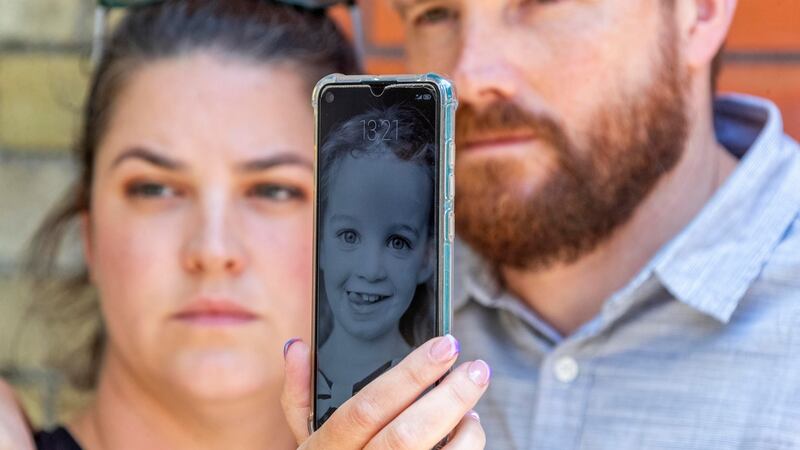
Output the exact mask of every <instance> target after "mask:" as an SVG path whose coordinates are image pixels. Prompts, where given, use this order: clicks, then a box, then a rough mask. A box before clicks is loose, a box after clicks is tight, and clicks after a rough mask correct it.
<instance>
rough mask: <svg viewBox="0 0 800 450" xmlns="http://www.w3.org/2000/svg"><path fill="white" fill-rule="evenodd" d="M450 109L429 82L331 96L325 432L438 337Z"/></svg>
mask: <svg viewBox="0 0 800 450" xmlns="http://www.w3.org/2000/svg"><path fill="white" fill-rule="evenodd" d="M381 88H382V90H381ZM439 101H440V100H439V95H438V92H437V90H436V87H435V86H433V85H428V84H425V83H406V84H404V83H399V84H389V85H388V86H385V87H378V88H371V87H370V86H369V85H336V84H332V85H329V86H327V87H326V88H324V90H322V91H321V92H320V97H319V103H318V104H319V106H318V107H319V111H318V124H317V126H318V127H319V129H318V130H317V133H318V146H317V148H318V155H317V211H316V220H317V223H316V242H315V245H316V252H315V258H316V265H315V267H316V270H317V274H316V286H315V288H316V289H315V297H316V298H315V308H316V310H315V321H314V322H315V330H314V331H315V332H314V336H315V342H314V346H315V361H314V366H315V367H314V368H315V371H316V373H315V386H314V388H315V392H314V401H315V405H314V411H315V417H314V425H315V428H319V427H320V426H321V425H322V424H323V423H324V422H325V420H327V418H328V417H329V416H330V415H331V414H332V413H333V412H334V411H335V410H336V409H337V408H338V407H339V406H341V405H342V404H343V403H344V402H345V401H347V400H348V399H349V398H350V397H352V396H353V395H355V394H356V393H357V392H358V391H359V390H361V389H362V388H363V387H364V386H366V385H367V384H368V383H369V382H370V381H372V380H374V379H375V378H377V377H378V376H380V375H381V374H382V373H384V372H385V371H387V370H388V369H390V368H391V367H392V366H394V365H396V364H397V363H399V362H400V360H402V359H403V358H404V357H405V356H406V355H407V354H408V353H409V352H410V351H411V350H413V349H414V348H415V347H417V346H419V345H420V344H422V343H424V342H425V341H427V340H428V339H430V338H432V337H434V336H436V335H437V325H436V324H437V323H438V316H437V314H439V311H438V308H437V306H436V305H437V302H436V300H437V298H438V295H437V294H438V292H437V290H438V286H437V273H438V269H439V261H438V257H437V249H438V248H439V245H438V244H439V242H438V240H439V239H440V232H439V226H440V223H439V222H440V221H441V220H440V218H439V214H438V213H437V211H438V210H439V206H440V205H439V202H440V199H439V190H440V182H439V155H440V151H439V150H440V149H439V136H438V133H439V127H438V126H437V124H438V121H439V120H440V118H439V117H438V116H439V114H440V113H439V110H440V109H439V104H438V102H439Z"/></svg>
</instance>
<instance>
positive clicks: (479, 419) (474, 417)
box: [467, 411, 481, 422]
mask: <svg viewBox="0 0 800 450" xmlns="http://www.w3.org/2000/svg"><path fill="white" fill-rule="evenodd" d="M467 415H468V416H470V417H472V418H473V419H475V420H477V421H478V422H480V421H481V416H479V415H478V413H477V412H475V411H470V412H468V413H467Z"/></svg>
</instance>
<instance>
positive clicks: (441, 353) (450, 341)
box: [430, 334, 461, 362]
mask: <svg viewBox="0 0 800 450" xmlns="http://www.w3.org/2000/svg"><path fill="white" fill-rule="evenodd" d="M460 350H461V349H460V346H459V344H458V341H457V340H456V338H454V337H453V336H452V335H450V334H448V335H445V336H442V337H441V338H439V340H438V341H436V343H435V344H433V346H432V347H431V350H430V352H431V357H432V358H433V360H434V361H438V362H447V361H450V360H451V359H453V357H454V356H456V355H457V354H458V352H459V351H460Z"/></svg>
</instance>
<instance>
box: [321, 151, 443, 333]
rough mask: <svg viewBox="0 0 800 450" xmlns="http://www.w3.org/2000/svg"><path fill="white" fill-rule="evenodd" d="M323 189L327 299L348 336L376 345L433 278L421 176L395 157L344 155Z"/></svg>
mask: <svg viewBox="0 0 800 450" xmlns="http://www.w3.org/2000/svg"><path fill="white" fill-rule="evenodd" d="M334 170H335V176H334V177H333V179H332V180H331V182H330V186H329V187H328V202H327V203H328V204H327V207H326V211H325V217H324V224H323V230H324V232H323V244H322V247H321V252H320V263H321V268H322V270H323V271H324V278H325V292H326V294H327V298H328V302H329V304H330V307H331V311H332V312H333V316H334V318H335V324H336V325H335V326H342V327H343V328H344V329H345V330H346V331H347V332H348V333H349V334H351V335H353V336H356V337H359V338H361V339H375V338H377V337H379V336H382V335H385V334H386V333H388V332H389V331H391V330H399V327H398V324H399V322H400V318H401V317H402V315H403V313H405V311H406V310H407V309H408V307H409V305H410V304H411V300H412V299H413V297H414V292H415V291H416V289H417V286H418V285H419V284H420V283H424V282H426V281H427V280H428V279H429V278H430V277H431V275H432V274H433V263H432V260H431V255H432V252H431V249H430V248H429V247H430V239H429V238H428V235H429V233H428V231H429V230H428V218H429V217H430V210H431V207H432V203H433V202H432V194H433V186H432V183H431V180H430V178H429V176H428V175H427V174H426V172H425V170H424V169H423V168H422V167H420V166H419V165H418V164H416V163H411V162H407V161H401V160H400V159H398V158H397V157H395V156H394V155H388V156H385V157H384V156H382V157H377V158H375V157H358V158H356V157H353V156H345V157H344V158H343V159H342V160H341V161H340V162H339V163H338V164H337V167H336V168H335V169H334Z"/></svg>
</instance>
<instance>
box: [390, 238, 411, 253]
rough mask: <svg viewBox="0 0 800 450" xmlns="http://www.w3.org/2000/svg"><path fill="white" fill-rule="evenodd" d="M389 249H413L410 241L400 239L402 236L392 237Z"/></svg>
mask: <svg viewBox="0 0 800 450" xmlns="http://www.w3.org/2000/svg"><path fill="white" fill-rule="evenodd" d="M389 247H390V248H391V249H392V250H405V249H409V250H410V249H411V243H410V242H409V241H408V239H406V238H403V237H400V236H392V237H390V238H389Z"/></svg>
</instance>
